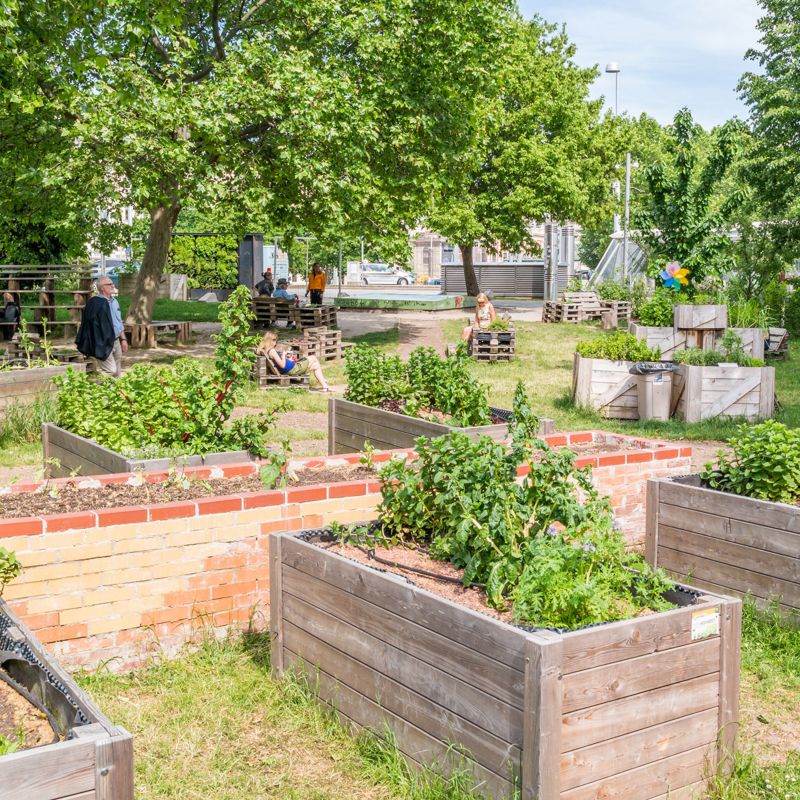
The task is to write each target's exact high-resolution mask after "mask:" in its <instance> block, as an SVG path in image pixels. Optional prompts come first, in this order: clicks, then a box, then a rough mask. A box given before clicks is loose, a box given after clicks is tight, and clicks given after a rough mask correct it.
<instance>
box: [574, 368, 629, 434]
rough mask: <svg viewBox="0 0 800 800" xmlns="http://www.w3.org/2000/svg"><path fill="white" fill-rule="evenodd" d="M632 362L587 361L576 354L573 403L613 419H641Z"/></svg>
mask: <svg viewBox="0 0 800 800" xmlns="http://www.w3.org/2000/svg"><path fill="white" fill-rule="evenodd" d="M632 366H633V362H632V361H609V360H607V359H605V358H584V357H583V356H581V355H580V354H578V353H575V360H574V362H573V366H572V401H573V402H574V403H575V405H576V406H581V407H583V408H588V409H591V410H592V411H597V412H599V413H600V414H601V416H604V417H609V418H612V419H634V420H635V419H639V393H638V391H637V387H636V376H635V375H631V374H630V369H631V367H632Z"/></svg>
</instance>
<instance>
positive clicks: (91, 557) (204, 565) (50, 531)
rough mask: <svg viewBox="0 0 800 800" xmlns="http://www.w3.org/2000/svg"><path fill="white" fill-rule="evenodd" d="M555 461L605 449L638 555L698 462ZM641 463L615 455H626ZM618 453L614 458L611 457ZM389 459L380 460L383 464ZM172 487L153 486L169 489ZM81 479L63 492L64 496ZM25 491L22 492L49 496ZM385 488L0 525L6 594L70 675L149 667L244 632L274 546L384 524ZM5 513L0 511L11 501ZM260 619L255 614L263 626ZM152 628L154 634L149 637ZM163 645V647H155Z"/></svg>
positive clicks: (647, 448)
mask: <svg viewBox="0 0 800 800" xmlns="http://www.w3.org/2000/svg"><path fill="white" fill-rule="evenodd" d="M546 440H547V441H548V442H549V443H550V444H551V445H552V446H554V447H560V446H566V445H570V444H580V443H584V444H586V443H594V445H595V447H594V449H596V450H597V451H598V452H596V453H593V454H586V455H582V456H580V457H579V458H578V459H577V464H578V465H579V466H590V467H591V468H592V475H593V479H594V481H595V484H596V486H597V487H598V489H599V490H600V492H601V493H603V494H608V495H610V497H611V504H612V507H613V508H614V511H615V514H616V516H617V520H618V521H619V523H620V525H621V526H622V528H623V530H624V531H625V533H626V535H627V539H628V542H629V544H632V545H636V546H638V545H640V544H641V543H642V539H641V537H640V532H641V531H642V530H643V527H644V517H645V486H646V481H647V479H648V478H651V477H669V476H674V475H681V474H686V473H687V472H688V471H689V469H690V462H691V448H688V447H678V446H675V445H670V444H665V443H661V442H652V441H648V440H644V439H636V438H633V437H626V436H616V435H612V434H606V433H600V432H593V431H583V432H579V433H571V434H559V435H554V436H548V437H546ZM620 441H621V442H624V443H627V445H628V446H629V448H630V449H627V450H619V449H617V447H618V446H617V443H618V442H620ZM606 445H608V447H609V449H613V452H606V453H603V452H602V451H603V448H604V447H605V446H606ZM390 455H391V454H390V453H378V454H376V456H375V458H376V460H377V461H381V460H386V459H388V458H389V457H390ZM358 460H359V456H358V455H347V456H340V457H337V458H333V459H332V458H324V459H313V458H312V459H303V460H301V462H300V465H301V466H306V467H321V466H325V465H328V466H333V465H335V464H336V463H337V462H338V463H342V462H346V463H357V462H358ZM258 469H259V465H258V464H256V463H252V462H250V463H243V464H238V465H222V466H219V467H209V466H205V467H197V468H187V470H186V473H187V474H188V475H190V476H194V477H197V478H217V477H223V476H225V475H228V476H236V475H248V474H253V473H255V472H256V471H257V470H258ZM131 477H132V476H131V475H130V474H121V475H103V476H97V477H95V478H88V479H81V480H82V482H85V484H86V485H88V486H96V485H98V484H100V485H102V484H105V483H124V482H126V481H129V480H130V479H131ZM166 477H167V475H166V473H161V474H156V473H151V474H148V475H147V480H148V481H159V480H164V479H165V478H166ZM69 480H70V479H66V478H61V479H57V480H54V481H51V482H50V483H49V484H48V488H50V489H52V488H54V487H58V486H59V485H60V484H62V483H66V482H68V481H69ZM42 486H43V484H42V483H41V482H38V483H37V482H32V483H17V484H14V485H13V486H12V487H11V491H14V492H34V491H37V490H40V489H41V488H42ZM379 500H380V485H379V483H378V482H377V481H375V480H357V481H350V482H347V483H331V484H320V485H317V486H300V487H296V488H290V489H285V490H284V489H280V490H270V491H261V492H253V493H249V494H244V495H242V494H240V495H233V496H223V497H205V498H200V499H197V500H191V501H178V502H172V503H161V504H147V503H142V504H141V505H137V506H128V507H124V508H110V509H101V510H98V511H82V512H76V513H68V514H56V515H51V516H46V517H29V518H26V519H0V543H2V545H3V546H5V547H7V548H9V549H11V550H14V551H16V553H17V555H18V556H19V558H20V560H21V561H22V563H23V566H24V568H25V569H24V571H23V573H22V575H21V576H20V577H19V578H18V579H17V580H15V581H14V582H13V583H12V584H11V585H9V586H8V587H7V589H6V592H5V596H6V598H7V599H8V600H9V601H11V604H12V606H13V607H14V609H15V610H16V611H17V612H18V613H19V614H20V616H21V617H22V618H23V619H24V620H25V621H26V623H27V624H28V625H29V626H30V627H31V628H32V629H33V630H35V632H36V634H37V636H38V637H39V638H40V640H41V641H42V642H44V643H46V644H48V645H49V646H51V647H52V649H53V651H54V652H55V653H56V655H57V656H58V657H59V658H60V659H61V660H62V661H63V662H64V663H65V664H68V665H70V666H87V667H92V666H95V665H97V664H98V663H99V662H101V661H103V660H107V659H115V660H113V661H112V662H111V663H110V666H111V668H113V669H124V668H128V667H132V666H135V665H137V664H139V663H141V662H142V661H143V660H144V659H145V658H146V657H147V656H148V654H150V653H153V652H160V651H162V650H163V651H164V652H166V653H168V654H172V653H175V652H177V650H179V648H180V647H181V646H182V645H183V644H184V643H185V642H186V641H187V640H188V639H189V638H191V636H192V633H193V630H194V629H195V628H196V618H197V617H198V615H200V614H202V615H204V618H205V620H206V622H207V624H208V625H210V626H211V627H214V628H224V627H225V626H227V625H230V624H244V623H246V622H247V621H248V620H249V619H250V617H251V616H252V614H253V610H254V609H256V611H257V612H258V611H259V610H260V609H261V608H263V606H264V605H266V603H267V601H268V587H269V579H268V574H267V572H268V571H267V563H266V557H267V552H268V549H269V540H270V538H271V537H272V535H273V534H275V533H282V532H285V531H296V530H302V529H305V528H313V527H320V526H324V525H328V524H330V523H331V522H333V521H338V522H343V523H347V522H364V521H367V520H369V519H372V518H374V516H375V508H376V506H377V504H378V502H379ZM0 502H2V497H1V496H0ZM258 619H259V614H258V613H256V621H258ZM144 626H148V627H146V628H145V627H144ZM156 637H157V639H158V641H156Z"/></svg>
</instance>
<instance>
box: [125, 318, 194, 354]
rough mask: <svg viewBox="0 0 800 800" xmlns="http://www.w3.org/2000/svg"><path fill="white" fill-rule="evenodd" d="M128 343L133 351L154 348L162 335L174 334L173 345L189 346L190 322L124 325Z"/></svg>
mask: <svg viewBox="0 0 800 800" xmlns="http://www.w3.org/2000/svg"><path fill="white" fill-rule="evenodd" d="M125 333H127V334H128V343H129V344H130V346H131V347H132V348H134V349H149V348H152V347H155V346H156V341H157V338H158V336H159V335H160V334H163V333H174V334H175V344H178V345H185V344H189V340H190V338H191V335H192V323H191V322H161V321H159V322H149V323H147V324H146V325H126V326H125Z"/></svg>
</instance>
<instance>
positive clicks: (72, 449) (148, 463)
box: [42, 422, 252, 477]
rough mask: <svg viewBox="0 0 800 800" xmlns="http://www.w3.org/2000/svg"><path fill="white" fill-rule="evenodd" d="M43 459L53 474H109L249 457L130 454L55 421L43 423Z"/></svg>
mask: <svg viewBox="0 0 800 800" xmlns="http://www.w3.org/2000/svg"><path fill="white" fill-rule="evenodd" d="M42 450H43V451H44V463H45V464H46V465H47V466H48V469H49V471H50V474H51V475H52V476H53V477H62V476H66V475H70V474H73V473H75V474H78V475H107V474H110V473H118V472H164V471H167V470H169V469H170V467H172V466H174V465H175V464H178V465H181V466H187V467H194V466H202V465H208V466H213V465H214V464H241V463H242V462H244V461H250V460H252V459H251V456H250V454H249V453H247V452H246V451H244V450H230V451H227V452H222V453H207V454H206V455H204V456H180V457H177V458H128V457H127V456H123V455H121V454H120V453H116V452H114V451H113V450H109V449H108V448H107V447H103V446H102V445H100V444H97V442H94V441H92V440H91V439H85V438H84V437H83V436H78V435H77V434H75V433H70V432H69V431H66V430H64V429H63V428H59V427H58V425H54V424H53V423H52V422H48V423H46V424H44V425H42Z"/></svg>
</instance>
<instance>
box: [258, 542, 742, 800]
mask: <svg viewBox="0 0 800 800" xmlns="http://www.w3.org/2000/svg"><path fill="white" fill-rule="evenodd" d="M670 599H674V600H675V601H676V602H678V604H679V606H680V607H678V608H676V609H674V610H671V611H667V612H663V613H660V614H652V615H649V616H644V617H640V618H638V619H633V620H627V621H624V622H617V623H611V624H607V625H601V626H595V627H591V628H586V629H583V630H578V631H572V632H569V633H563V634H560V633H555V632H551V631H546V630H541V631H537V632H529V631H524V630H522V629H520V628H516V627H513V626H511V625H508V624H506V623H503V622H500V621H498V620H495V619H493V618H491V617H489V616H488V615H484V614H481V613H478V612H476V611H472V610H470V609H467V608H465V607H463V606H459V605H457V604H456V603H453V602H451V601H449V600H446V599H444V598H442V597H439V596H437V595H434V594H432V593H430V592H428V591H425V590H424V589H420V588H418V587H416V586H415V585H413V583H410V582H409V581H407V580H406V579H405V578H403V577H399V576H396V575H392V574H390V573H386V572H379V571H378V570H375V569H373V568H371V567H368V566H365V565H363V564H359V563H356V562H354V561H351V560H349V559H346V558H343V557H341V556H339V555H337V554H335V553H332V552H331V551H329V550H324V549H322V548H320V547H317V546H316V545H315V544H313V543H311V542H309V541H304V540H303V539H301V538H298V536H297V535H292V534H281V535H279V536H276V537H275V538H273V540H272V544H271V547H270V616H271V630H272V641H273V657H272V667H273V670H274V672H275V673H276V674H278V675H279V674H282V673H284V672H286V671H290V670H292V671H294V670H297V671H300V672H304V673H305V675H306V677H307V679H308V680H309V681H310V682H311V685H312V687H313V688H314V689H315V690H316V692H317V694H318V696H319V698H320V699H321V701H322V702H323V703H325V704H327V705H328V706H330V707H331V708H333V709H334V710H335V711H336V712H337V713H338V714H339V716H340V718H341V719H342V720H343V721H344V722H345V723H346V724H348V725H350V726H352V727H353V728H354V729H359V728H361V727H366V728H371V729H373V730H375V731H376V732H378V733H379V734H382V733H384V732H385V731H386V729H387V728H388V729H389V730H390V731H391V732H392V734H393V735H394V737H395V741H396V742H397V745H398V747H399V749H400V750H401V752H402V753H403V754H404V755H405V757H406V758H407V760H408V761H409V762H410V763H411V764H412V765H416V764H432V763H435V764H436V765H437V766H438V768H440V769H446V768H447V765H448V764H449V763H450V762H451V760H452V758H453V755H454V752H455V753H458V752H459V750H460V751H461V753H462V755H461V763H460V766H461V767H462V768H464V767H466V768H467V769H469V770H470V771H471V773H472V776H473V778H474V780H475V783H476V786H477V788H478V790H479V791H480V792H481V793H484V794H486V795H488V796H490V797H495V798H501V797H502V798H506V797H509V796H510V795H511V793H512V786H513V784H512V779H513V778H514V777H516V780H517V781H518V782H519V783H520V784H521V790H522V791H521V796H522V798H523V800H533V798H536V799H537V800H557V799H559V800H594V799H595V798H598V797H604V798H625V799H626V800H651V798H664V797H667V796H668V797H669V798H683V799H687V798H689V797H690V796H691V792H692V791H694V790H697V789H699V788H701V786H702V785H703V783H704V781H705V779H706V777H707V776H708V773H709V772H712V773H713V772H714V768H715V765H716V764H718V763H720V762H721V760H722V756H723V754H727V753H729V752H730V751H731V750H732V749H733V747H734V740H735V734H736V723H737V718H738V685H739V651H740V638H741V604H740V601H739V600H733V599H730V598H725V597H721V596H718V595H713V594H707V595H702V596H699V597H698V596H697V594H695V593H692V592H689V591H685V592H680V591H679V592H675V593H673V595H672V596H671V597H670ZM453 746H455V750H454V748H453Z"/></svg>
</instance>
